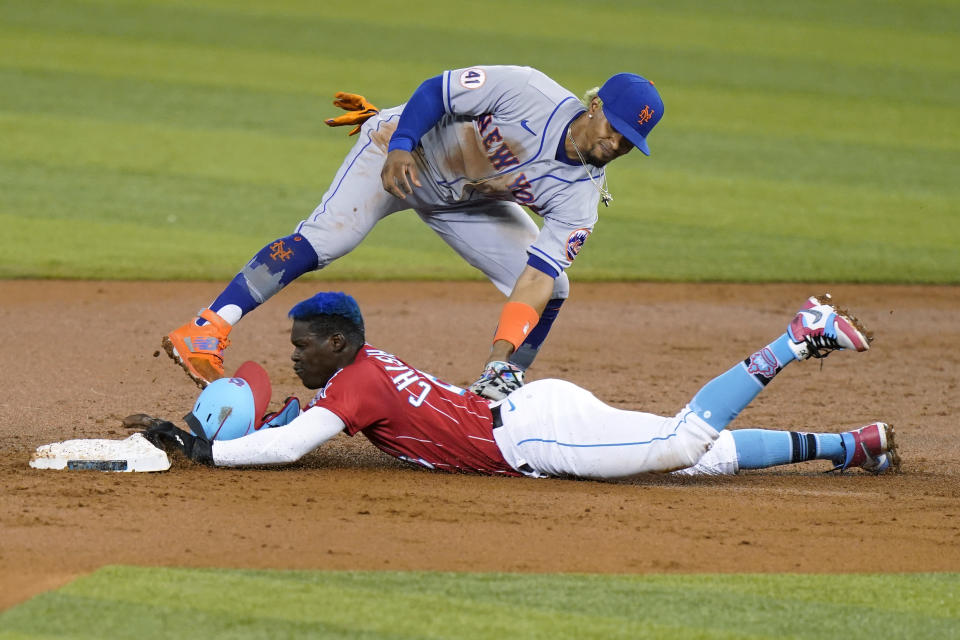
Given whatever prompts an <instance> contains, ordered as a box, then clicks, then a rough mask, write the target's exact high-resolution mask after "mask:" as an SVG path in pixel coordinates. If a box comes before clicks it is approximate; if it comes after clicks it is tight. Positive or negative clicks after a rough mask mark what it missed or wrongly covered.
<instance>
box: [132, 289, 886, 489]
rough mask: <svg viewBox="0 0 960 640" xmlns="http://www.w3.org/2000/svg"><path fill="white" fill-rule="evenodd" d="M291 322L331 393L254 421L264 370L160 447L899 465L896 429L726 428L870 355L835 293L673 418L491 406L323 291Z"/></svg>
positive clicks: (707, 467) (513, 467) (164, 428)
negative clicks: (776, 381)
mask: <svg viewBox="0 0 960 640" xmlns="http://www.w3.org/2000/svg"><path fill="white" fill-rule="evenodd" d="M290 316H291V317H292V318H293V328H292V330H291V335H290V340H291V342H292V344H293V347H294V350H293V354H292V360H293V363H294V366H293V368H294V371H295V372H296V374H297V376H298V377H299V378H300V379H301V381H302V382H303V384H304V385H305V386H306V387H307V388H310V389H318V392H317V394H316V396H315V397H314V398H313V400H312V401H311V402H310V404H309V405H308V406H307V407H306V409H305V410H304V411H302V412H300V411H297V410H294V411H287V410H285V411H284V412H282V413H283V415H282V416H278V415H273V416H268V417H266V420H265V421H262V420H257V419H255V416H252V415H251V413H252V410H253V407H254V406H259V405H261V404H262V403H263V402H264V400H263V398H264V397H269V393H270V392H269V390H268V389H269V382H268V381H266V377H265V373H264V374H263V375H262V376H260V377H259V378H257V376H251V375H249V374H247V375H246V376H242V375H241V376H239V377H235V378H229V379H226V378H225V379H222V380H220V381H217V383H216V384H212V385H210V386H208V387H207V389H206V390H204V392H203V393H201V394H200V398H198V402H197V405H196V406H195V407H194V410H193V411H192V412H191V413H190V414H188V417H187V421H188V423H189V424H190V425H191V429H192V430H193V432H194V433H192V434H191V433H187V432H186V431H183V430H181V429H179V428H177V427H176V426H174V425H173V424H172V423H170V422H164V421H155V422H154V424H153V425H152V426H151V427H150V428H149V429H147V431H146V436H147V438H148V439H150V440H151V441H152V442H154V443H155V444H157V445H158V446H163V447H164V448H167V449H171V448H172V449H177V450H180V451H181V452H183V453H184V454H186V455H187V456H188V457H189V458H190V459H192V460H194V461H197V462H201V463H205V464H211V465H216V466H239V465H253V464H257V465H260V464H277V463H286V462H292V461H295V460H297V459H299V458H300V457H302V456H303V455H305V454H307V453H308V452H310V451H312V450H314V449H315V448H317V447H319V446H320V445H322V444H323V443H324V442H326V441H327V440H329V439H330V438H332V437H334V436H335V435H336V434H338V433H339V432H341V431H344V432H346V433H347V434H349V435H351V436H352V435H355V434H357V433H363V434H364V436H366V437H367V438H368V439H369V440H370V442H372V443H373V444H374V445H375V446H376V447H378V448H379V449H380V450H382V451H384V452H386V453H387V454H389V455H391V456H393V457H395V458H399V459H401V460H405V461H407V462H411V463H414V464H417V465H420V466H422V467H427V468H429V469H437V470H443V471H459V472H472V473H482V474H489V475H508V476H517V475H525V476H530V477H545V476H574V477H580V478H591V479H613V478H624V477H629V476H633V475H636V474H639V473H648V472H667V471H674V470H681V469H683V470H687V472H688V473H734V472H736V471H737V470H738V469H740V468H757V467H761V466H772V465H773V464H783V463H787V462H799V461H802V460H810V459H828V460H831V461H832V462H833V463H834V464H835V465H836V468H837V469H841V470H842V469H847V468H850V467H861V468H864V469H866V470H868V471H872V472H881V471H885V470H887V469H890V468H894V467H895V466H896V465H897V464H898V462H899V460H898V458H897V455H896V450H895V447H894V442H893V430H892V429H891V428H890V427H889V425H886V424H884V423H882V422H877V423H873V424H871V425H867V426H865V427H862V428H860V429H857V430H854V431H848V432H844V433H838V434H837V433H833V434H831V433H801V432H786V431H768V430H762V429H745V430H738V431H735V432H732V435H731V432H729V431H726V430H725V427H726V426H727V425H728V424H729V423H730V422H731V421H732V420H733V419H734V418H735V417H736V415H737V414H738V413H739V412H740V411H741V410H742V409H743V408H745V407H746V406H747V404H749V402H750V401H751V400H752V399H753V398H754V397H756V395H757V394H758V393H759V392H760V391H761V390H762V389H763V388H764V387H765V386H766V384H767V383H769V382H770V381H771V380H772V379H773V377H774V376H776V375H777V374H778V373H779V372H780V371H781V370H782V369H783V367H784V366H786V365H787V364H789V363H790V362H792V361H794V360H803V359H806V358H810V357H818V358H820V357H825V356H826V355H827V354H829V353H830V352H832V351H834V350H837V349H849V350H854V351H866V350H867V349H868V348H869V338H868V334H867V333H866V331H865V330H864V329H863V327H862V326H861V325H860V324H859V322H858V321H857V320H856V319H855V318H853V317H852V316H850V315H849V314H847V313H846V312H844V311H842V310H840V309H838V308H836V307H835V306H833V304H832V301H831V300H830V299H829V297H828V296H823V297H813V298H810V299H809V300H808V301H807V302H806V303H805V304H804V306H803V308H802V309H801V310H800V311H799V312H798V313H797V314H796V316H795V317H794V319H793V321H792V322H791V323H790V325H789V327H788V329H787V331H786V332H785V333H784V334H782V335H781V336H780V337H778V338H777V339H776V340H774V341H773V342H771V343H770V344H769V345H767V346H765V347H764V348H762V349H760V350H758V351H756V352H755V353H753V354H751V355H750V356H749V357H747V358H746V359H745V360H744V361H742V362H738V363H737V364H736V365H734V367H732V368H731V369H730V370H728V371H727V372H725V373H723V374H721V375H720V376H718V377H717V378H714V379H713V380H711V381H710V382H709V383H707V385H705V386H704V387H703V388H702V389H701V390H700V391H699V392H697V394H696V395H694V397H693V398H692V399H691V401H690V402H689V403H688V404H687V405H686V406H685V407H684V408H683V409H681V410H680V411H679V412H678V413H677V414H676V415H674V416H669V417H664V416H657V415H652V414H648V413H641V412H636V411H625V410H621V409H616V408H613V407H611V406H609V405H606V404H604V403H603V402H601V401H600V400H598V399H597V398H596V397H595V396H594V395H593V394H591V393H590V392H588V391H586V390H584V389H581V388H580V387H577V386H576V385H574V384H572V383H569V382H565V381H562V380H538V381H535V382H533V383H530V384H528V385H526V386H524V387H521V388H520V389H518V390H516V391H514V392H512V393H510V394H509V395H508V396H507V397H506V399H504V400H503V401H501V402H498V403H495V404H492V405H491V404H488V402H487V401H485V400H484V399H482V398H481V397H479V396H477V395H475V394H473V393H470V392H468V391H466V390H464V389H460V388H458V387H455V386H453V385H449V384H446V383H444V382H442V381H440V380H438V379H437V378H435V377H434V376H432V375H430V374H427V373H424V372H423V371H420V370H418V369H416V368H414V367H411V366H410V365H408V364H407V363H406V362H404V361H403V360H401V359H399V358H397V357H396V356H394V355H392V354H390V353H388V352H386V351H383V350H381V349H378V348H376V347H374V346H372V345H370V344H367V343H366V342H365V339H364V328H363V319H362V316H361V314H360V310H359V308H358V307H357V305H356V302H355V301H354V300H353V298H351V297H350V296H347V295H345V294H343V293H321V294H317V295H316V296H314V297H312V298H310V299H308V300H305V301H303V302H301V303H299V304H297V305H296V306H294V307H293V309H292V310H291V312H290ZM247 386H249V387H250V390H249V391H246V387H247ZM264 387H266V389H267V390H266V391H265V389H264ZM237 389H239V390H240V392H239V397H241V399H243V398H244V396H245V394H246V395H247V396H252V397H253V398H260V400H258V401H257V402H254V401H253V400H249V398H247V400H248V402H247V405H245V406H248V407H249V408H248V409H246V410H237V413H242V414H246V415H244V416H243V419H244V420H245V421H246V422H247V423H248V424H249V425H250V428H246V429H245V430H243V431H242V432H240V433H236V434H227V433H224V432H223V431H222V429H223V424H224V422H223V420H224V419H223V416H225V415H230V414H231V413H233V412H234V410H236V408H237V407H239V406H240V404H238V403H235V402H227V401H226V400H224V399H223V397H222V396H220V395H218V394H221V393H222V392H223V391H224V390H226V391H229V392H230V393H233V391H234V390H237ZM289 406H290V405H288V407H289ZM226 409H230V411H227V410H226ZM214 416H219V418H217V417H214ZM281 418H282V419H281ZM218 420H219V422H218ZM242 434H246V435H242ZM724 434H725V435H724ZM738 434H744V436H743V437H742V438H739V439H738ZM237 435H239V436H240V437H235V436H237ZM225 438H231V439H225Z"/></svg>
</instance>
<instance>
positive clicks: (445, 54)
mask: <svg viewBox="0 0 960 640" xmlns="http://www.w3.org/2000/svg"><path fill="white" fill-rule="evenodd" d="M648 4H649V3H632V2H626V1H623V2H615V1H598V2H594V3H590V4H587V5H585V4H583V3H581V2H575V1H574V0H555V1H554V0H540V1H537V2H525V3H507V2H505V1H500V0H498V1H494V2H488V3H485V4H484V7H483V10H482V11H481V12H479V13H478V12H477V11H472V12H469V13H457V12H454V11H451V10H450V8H449V6H448V4H447V3H441V2H438V1H436V0H430V1H427V2H422V3H417V4H416V5H415V6H412V7H406V8H405V9H404V10H403V11H398V10H397V8H396V4H395V3H391V2H386V0H375V1H371V2H368V3H366V4H365V5H364V10H363V11H355V12H343V11H331V10H330V9H329V7H327V6H326V5H325V4H324V3H316V2H312V1H310V0H282V1H278V2H270V3H267V2H260V1H253V0H247V1H234V0H197V1H195V0H189V1H188V0H167V1H161V0H154V1H150V0H77V1H73V2H69V1H66V0H45V1H44V2H33V1H31V0H5V1H4V2H3V3H2V7H3V9H2V14H3V20H2V21H0V140H2V143H0V222H2V225H3V227H2V228H3V229H4V233H3V234H2V235H0V277H78V278H124V279H129V278H150V279H166V278H191V279H224V278H229V277H231V276H232V275H233V274H234V273H235V272H236V271H237V270H238V268H239V267H240V265H241V264H242V263H243V262H245V261H246V260H247V258H249V257H250V255H251V254H252V253H253V252H254V251H256V250H257V249H259V248H260V247H261V246H263V245H264V244H266V243H267V242H268V241H270V240H272V239H274V238H276V237H279V236H282V235H286V234H287V233H289V232H290V231H291V230H292V229H293V228H294V226H295V225H296V223H297V222H299V221H300V220H301V219H302V218H304V217H305V216H306V215H308V214H309V213H310V212H311V211H312V210H313V208H314V206H316V204H317V203H318V202H319V200H320V198H321V196H322V195H323V192H324V191H325V190H326V187H327V185H328V182H329V180H330V179H331V177H332V176H333V174H334V172H335V171H336V169H337V167H338V166H339V164H340V161H341V159H342V158H343V156H344V155H345V153H346V151H347V150H348V148H349V146H350V144H351V143H352V140H351V139H348V138H346V136H345V135H344V131H343V130H331V129H328V128H327V127H325V126H324V125H323V123H322V119H323V118H324V117H326V116H329V115H333V114H334V108H333V107H332V106H330V97H331V95H332V94H333V92H334V91H336V90H352V91H359V92H361V93H364V94H365V95H367V96H368V97H369V98H371V99H372V100H374V101H375V102H376V103H378V104H380V105H392V104H397V103H399V102H401V101H403V100H405V99H406V98H407V97H408V96H409V94H410V92H411V91H412V90H413V88H415V87H416V85H417V84H418V83H419V82H420V81H421V80H423V79H424V78H426V77H428V76H431V75H434V74H436V73H438V72H439V71H441V70H443V69H446V68H455V67H458V66H465V65H469V64H476V63H520V64H529V65H533V66H536V67H538V68H540V69H542V70H543V71H545V72H546V73H547V74H548V75H551V76H552V77H554V78H555V79H556V80H558V81H559V82H560V83H561V84H563V85H565V86H567V87H569V88H571V89H573V90H576V91H580V90H582V89H585V88H587V87H589V86H593V85H595V84H598V83H600V82H602V80H603V79H604V78H606V77H607V76H609V75H611V74H612V73H615V72H617V71H621V70H632V71H636V72H640V73H642V74H644V75H647V76H649V77H651V78H653V79H655V81H656V82H657V86H658V87H659V88H660V90H661V92H662V94H663V95H664V99H665V102H666V109H667V110H666V115H665V117H664V120H663V122H662V123H661V124H660V125H659V126H658V127H657V129H656V131H655V132H654V133H653V135H652V136H651V138H650V143H651V146H652V149H653V153H654V155H653V156H652V157H651V158H643V157H641V156H640V154H632V155H631V156H628V157H626V158H623V159H622V160H618V161H617V162H616V163H615V164H614V165H612V166H611V168H610V171H609V177H610V186H611V188H612V191H613V193H614V196H615V201H614V203H613V205H612V207H611V208H609V209H602V210H601V212H600V213H601V220H600V222H599V223H598V225H597V228H596V232H595V233H594V235H593V236H592V237H591V239H590V241H589V243H588V244H587V247H586V249H585V250H584V252H583V253H582V254H581V256H580V258H579V259H578V261H577V264H576V265H575V267H574V268H573V269H572V271H571V275H572V276H573V277H574V278H575V279H578V280H590V279H650V280H707V281H709V280H721V281H722V280H728V281H729V280H733V281H795V280H816V281H851V282H852V281H864V282H929V283H960V180H958V179H957V167H958V166H960V38H958V32H960V3H958V2H956V1H955V0H951V1H946V0H943V1H937V0H927V1H915V2H910V3H902V2H894V1H888V0H837V1H835V2H833V1H828V0H812V1H811V2H804V3H789V2H785V1H784V2H780V1H775V2H763V1H761V0H750V1H747V0H718V1H717V2H710V3H704V2H699V1H697V2H694V1H693V0H683V1H674V2H671V3H661V4H662V5H663V6H660V5H659V4H658V5H657V6H647V5H648ZM474 9H476V8H474ZM507 15H509V16H510V19H509V20H505V19H502V18H501V19H494V16H501V17H502V16H507ZM484 16H490V18H489V19H487V18H485V17H484ZM382 226H383V227H384V228H382V229H380V228H378V229H377V230H376V231H375V232H374V234H373V235H372V236H371V237H370V238H368V239H367V241H366V242H365V243H364V244H363V245H362V247H361V249H359V250H358V251H356V252H354V253H353V254H351V255H349V256H347V257H345V258H344V259H342V260H340V261H339V262H338V263H337V264H335V265H334V266H333V267H331V268H330V269H329V270H328V271H326V272H324V274H323V276H322V277H335V278H370V277H378V278H455V279H458V278H475V277H479V276H478V274H477V273H476V272H475V271H474V270H472V269H471V268H470V267H468V266H466V265H465V264H463V262H462V261H461V260H460V259H459V258H458V257H457V256H455V255H454V254H453V253H452V252H451V251H450V250H449V249H448V248H446V247H445V246H444V245H443V243H442V242H441V241H440V240H439V239H438V238H436V237H434V235H433V234H432V233H430V232H429V231H428V230H427V229H426V228H425V227H424V226H423V225H422V224H421V223H420V222H419V221H418V220H417V219H416V218H415V216H412V215H409V214H408V215H398V216H394V217H393V218H390V219H388V220H387V221H386V222H385V223H384V224H383V225H382Z"/></svg>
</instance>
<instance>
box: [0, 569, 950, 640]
mask: <svg viewBox="0 0 960 640" xmlns="http://www.w3.org/2000/svg"><path fill="white" fill-rule="evenodd" d="M958 588H960V576H958V574H955V573H950V574H935V573H934V574H931V573H926V574H834V575H822V574H816V575H811V574H779V575H777V574H684V575H672V574H653V575H598V574H516V573H514V574H506V573H453V572H426V571H412V572H396V571H391V572H377V571H366V572H359V571H276V570H268V571H260V570H224V569H182V568H141V567H131V566H108V567H103V568H101V569H99V570H98V571H96V572H94V573H93V574H90V575H88V576H84V577H81V578H79V579H77V580H76V581H74V582H72V583H70V584H68V585H66V586H64V587H63V588H61V589H59V590H57V591H54V592H49V593H46V594H41V595H40V596H37V597H36V598H34V599H33V600H30V601H28V602H26V603H24V604H21V605H19V606H17V607H14V608H12V609H10V610H8V611H6V612H4V613H2V614H0V626H2V628H3V629H4V630H5V631H2V632H0V638H6V637H13V636H12V635H10V634H13V633H25V634H30V635H31V636H36V635H43V634H57V633H62V632H67V633H74V634H77V635H81V636H83V635H87V634H93V635H98V636H99V637H104V636H109V635H113V634H114V633H116V631H117V630H122V632H123V633H125V634H127V635H131V634H134V635H137V636H138V637H141V638H153V637H181V636H183V634H190V635H192V637H208V638H220V637H230V638H241V639H244V638H248V637H251V638H252V637H300V636H310V637H337V638H343V637H348V638H353V637H356V638H367V639H374V638H376V639H387V638H389V639H398V638H446V637H467V638H491V639H494V638H496V639H498V640H499V638H503V637H520V638H525V639H526V638H637V637H645V638H647V637H649V638H718V639H719V638H724V639H726V638H784V637H791V638H803V639H806V638H809V639H811V640H812V639H815V638H822V637H849V638H875V637H876V630H877V629H883V635H884V637H885V638H914V637H924V638H928V637H929V638H938V637H950V634H951V631H950V630H951V629H955V628H957V624H958V622H960V597H958V596H960V592H958ZM4 634H7V635H4Z"/></svg>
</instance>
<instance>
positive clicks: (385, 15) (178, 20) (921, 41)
mask: <svg viewBox="0 0 960 640" xmlns="http://www.w3.org/2000/svg"><path fill="white" fill-rule="evenodd" d="M45 4H46V5H47V6H50V7H52V8H55V9H56V11H57V15H56V16H48V15H43V16H42V17H41V19H42V20H43V24H44V25H45V26H47V27H50V26H53V27H55V28H58V29H61V30H64V31H69V32H76V31H79V32H84V33H96V34H100V35H123V36H130V35H135V36H138V37H147V36H153V37H165V38H176V39H180V40H199V36H198V33H200V32H203V33H206V32H208V31H211V30H210V29H209V28H208V25H209V24H210V23H213V22H215V23H217V24H218V25H219V26H220V27H221V28H222V30H223V31H222V33H223V34H224V35H223V36H220V37H219V38H217V39H216V40H215V41H223V42H226V41H227V38H226V35H225V34H226V33H235V34H237V38H231V39H230V40H231V41H233V42H237V43H239V44H240V45H241V46H251V45H252V46H262V44H265V43H269V44H271V45H273V44H283V45H285V46H288V47H289V46H299V47H305V48H317V47H324V46H339V43H340V42H342V41H343V40H341V39H340V38H338V39H337V42H336V43H329V44H325V43H323V42H318V41H317V40H318V39H317V38H310V37H309V36H307V35H306V33H304V36H302V37H298V36H296V35H294V36H293V37H291V34H294V33H295V32H296V31H297V29H296V28H297V27H302V26H306V27H307V29H306V30H302V31H305V32H310V33H314V34H315V33H322V32H323V31H324V30H325V28H326V29H329V30H330V32H332V33H338V34H340V35H341V36H349V35H354V34H357V35H365V36H367V37H371V38H373V39H374V41H378V42H382V41H383V40H382V39H383V38H384V37H387V38H390V39H397V38H399V37H402V35H406V36H409V37H410V39H411V40H416V39H417V36H427V37H430V38H432V40H433V41H436V42H439V41H443V40H446V39H447V38H452V39H453V40H459V41H461V42H462V41H464V40H469V39H470V36H471V35H473V34H476V33H477V26H478V25H477V24H476V23H471V24H470V25H469V26H466V25H458V24H451V23H450V21H449V19H448V17H447V16H446V15H445V14H444V13H443V12H440V11H437V12H432V13H431V12H425V13H423V14H415V13H413V12H410V13H408V14H406V15H396V12H395V11H391V9H392V5H391V4H390V3H389V2H386V1H385V0H379V1H374V0H371V2H370V4H369V6H368V12H367V14H366V15H365V16H364V18H363V19H362V20H358V19H356V18H352V17H351V18H344V17H341V16H335V15H330V12H325V11H323V10H322V9H319V8H317V9H314V10H306V11H304V10H301V11H298V12H296V13H292V12H290V11H284V10H283V9H282V8H280V9H274V10H265V9H264V8H263V7H257V8H256V9H255V10H253V11H250V10H247V11H243V10H238V9H237V8H236V7H234V6H231V5H217V6H211V5H209V4H208V5H206V6H204V5H203V4H202V3H189V4H180V5H179V6H177V5H171V4H168V3H163V4H158V3H137V4H130V3H121V2H111V3H105V2H86V3H77V2H68V1H65V0H60V1H57V0H48V1H47V2H46V3H45ZM493 4H500V5H502V6H503V7H504V9H507V8H512V5H509V4H507V3H505V2H500V3H493ZM755 4H756V3H755ZM838 4H846V5H847V6H848V7H851V8H856V7H861V8H862V9H863V11H864V12H867V11H869V10H870V9H872V8H873V7H874V6H876V3H875V2H866V1H860V2H849V1H848V2H847V3H838ZM17 9H21V7H20V6H18V3H13V7H12V8H11V10H10V11H9V12H8V14H9V15H8V16H7V18H8V19H7V23H8V24H11V25H22V26H33V25H35V24H36V23H37V14H36V12H35V11H33V10H31V9H29V8H27V9H25V10H20V11H18V10H17ZM538 9H539V11H538ZM526 10H527V11H528V12H529V13H530V14H531V15H536V16H538V18H539V21H540V22H541V23H543V26H549V27H556V28H554V29H539V30H538V33H537V34H532V33H531V30H530V27H529V24H527V23H526V22H525V21H523V20H515V21H509V22H504V23H497V25H496V27H495V28H494V27H493V26H492V25H491V26H490V27H488V28H487V31H488V32H489V33H490V35H494V36H498V35H502V37H503V38H504V40H505V41H516V40H518V39H522V40H526V41H527V42H530V43H533V44H536V45H543V44H547V43H549V42H551V41H552V42H555V43H557V44H559V43H561V42H562V41H563V39H564V36H565V35H572V34H578V41H580V42H582V43H583V44H584V45H587V46H591V47H595V46H597V45H603V44H605V43H608V42H610V41H611V40H613V41H618V42H622V41H624V40H626V39H629V38H631V37H633V36H634V35H635V32H636V28H637V24H636V22H635V21H634V20H631V19H630V17H631V16H632V15H633V16H636V17H637V18H639V17H641V15H642V18H643V22H644V24H645V25H647V27H648V28H646V29H645V30H644V40H647V41H648V42H650V43H653V44H656V45H658V46H660V45H662V46H667V47H671V48H680V49H682V48H704V47H705V46H709V47H710V48H712V49H713V50H715V51H717V52H720V53H737V52H745V53H750V54H760V55H763V54H767V53H769V52H771V51H777V52H778V54H779V55H784V56H787V55H788V56H791V57H795V58H797V59H802V60H828V59H829V60H832V59H834V58H836V57H838V56H837V54H842V57H844V58H845V59H847V60H850V61H851V62H853V63H857V64H870V65H873V64H882V65H891V64H895V65H897V66H898V67H901V68H912V69H928V68H930V67H931V66H939V67H941V68H943V69H944V70H956V69H957V62H956V59H955V58H953V57H952V55H951V54H952V53H953V52H954V51H955V41H954V40H953V38H951V37H950V34H937V33H931V32H930V31H928V30H923V29H921V30H916V31H915V30H913V29H912V28H911V24H910V23H909V21H907V20H904V19H903V18H904V14H901V15H900V16H899V17H898V18H893V19H891V20H889V21H884V22H881V23H877V24H874V25H869V26H866V25H863V24H862V23H861V24H857V25H853V24H841V25H837V24H835V23H834V22H833V21H832V20H831V14H830V13H827V14H822V15H817V14H814V13H812V12H803V13H800V12H795V13H794V14H793V15H791V16H790V17H789V18H788V19H787V20H784V16H766V17H765V16H758V15H756V14H753V15H743V14H741V15H730V14H729V13H728V12H727V11H725V10H722V9H720V10H718V9H717V8H714V7H698V8H697V10H696V11H685V12H680V13H678V12H677V11H676V10H675V9H672V10H671V9H666V10H664V9H658V8H655V7H649V8H644V10H643V12H642V14H641V13H640V12H639V11H637V10H636V9H634V10H633V11H631V7H629V6H627V5H623V4H620V5H616V6H604V5H599V6H597V7H595V8H594V9H593V11H592V19H593V20H595V21H596V22H597V23H598V24H604V25H605V28H604V29H603V30H598V31H595V32H589V33H585V32H582V30H580V29H578V28H577V21H578V20H579V19H580V18H581V16H582V7H581V6H580V5H579V4H578V3H574V2H566V3H562V2H550V3H544V2H539V3H535V4H531V5H530V6H528V7H526ZM491 11H495V9H493V8H492V7H491ZM953 13H954V15H953V17H956V12H953ZM948 17H949V14H948ZM257 27H260V29H259V31H258V29H257ZM480 28H481V29H483V26H482V23H481V25H480ZM418 32H419V33H418ZM718 32H720V33H723V34H724V35H725V37H724V38H722V39H720V38H716V34H717V33H718ZM540 34H549V35H540ZM410 44H412V43H409V42H408V48H409V45H410ZM536 48H540V47H539V46H538V47H536ZM493 50H496V49H493ZM398 54H401V55H402V51H398Z"/></svg>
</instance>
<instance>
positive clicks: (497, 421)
mask: <svg viewBox="0 0 960 640" xmlns="http://www.w3.org/2000/svg"><path fill="white" fill-rule="evenodd" d="M490 414H491V415H492V416H493V428H494V429H499V428H500V427H502V426H503V418H501V417H500V405H494V406H492V407H490Z"/></svg>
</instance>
